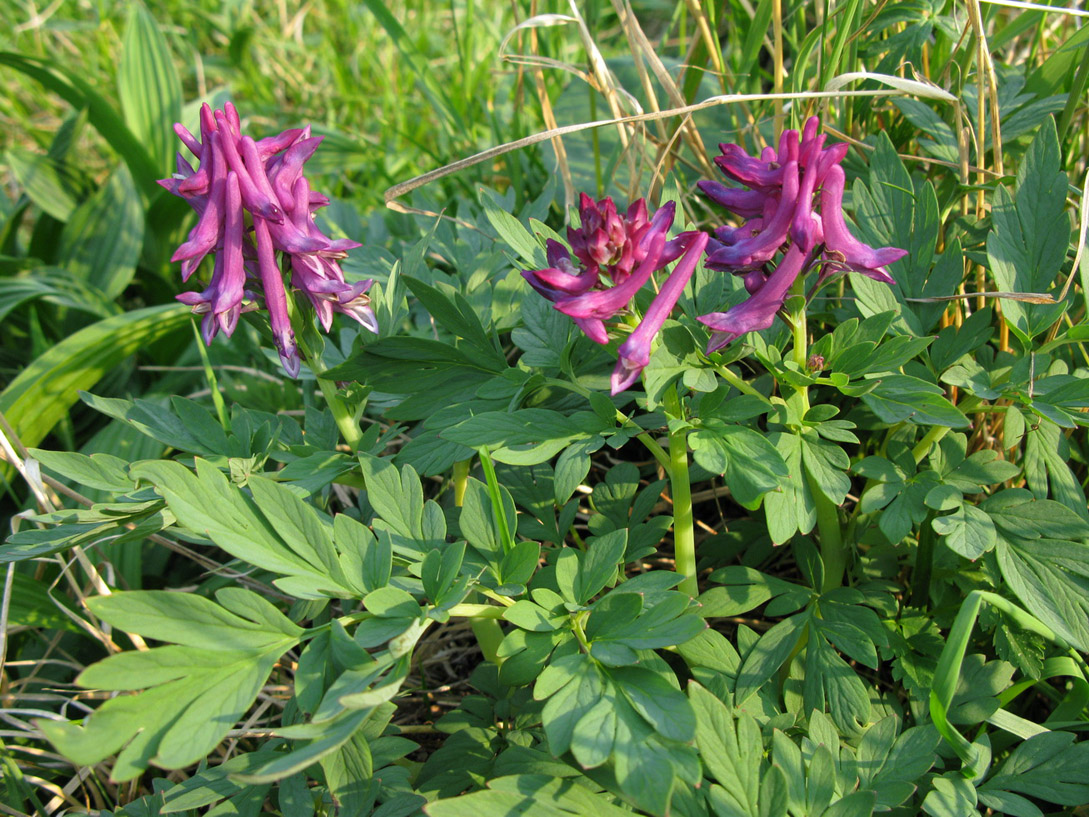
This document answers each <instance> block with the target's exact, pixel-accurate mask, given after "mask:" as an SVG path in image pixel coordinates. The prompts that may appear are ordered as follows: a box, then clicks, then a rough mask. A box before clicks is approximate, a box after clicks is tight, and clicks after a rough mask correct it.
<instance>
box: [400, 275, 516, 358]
mask: <svg viewBox="0 0 1089 817" xmlns="http://www.w3.org/2000/svg"><path fill="white" fill-rule="evenodd" d="M402 280H403V281H404V282H405V285H406V286H407V287H408V288H409V289H410V290H411V291H412V294H413V295H415V296H416V298H417V299H418V300H419V301H420V303H422V304H423V305H424V307H425V308H426V309H427V311H428V314H430V315H431V317H433V318H434V319H435V321H436V322H437V323H438V324H439V325H440V326H442V327H443V328H444V329H446V330H447V331H449V332H452V333H453V334H454V335H456V336H457V337H458V338H461V339H463V340H465V341H466V342H467V343H468V344H469V345H470V346H471V347H472V349H473V351H474V352H475V353H476V354H478V355H483V356H485V357H491V358H493V359H494V360H495V363H496V365H497V366H505V365H506V363H505V361H504V360H503V357H502V356H501V355H500V354H499V353H498V352H497V351H496V349H495V345H494V344H493V343H492V342H491V340H490V339H489V338H488V335H487V333H486V332H485V331H484V326H483V325H482V324H481V323H480V318H479V317H477V314H476V312H475V311H474V310H473V308H472V306H471V305H470V304H469V302H468V301H467V300H465V296H464V295H462V294H461V293H460V292H458V291H457V290H456V289H454V288H453V287H451V286H449V285H448V284H439V285H438V286H435V287H432V286H428V285H427V284H425V283H424V282H423V281H419V280H417V279H415V278H410V277H408V276H404V277H403V278H402Z"/></svg>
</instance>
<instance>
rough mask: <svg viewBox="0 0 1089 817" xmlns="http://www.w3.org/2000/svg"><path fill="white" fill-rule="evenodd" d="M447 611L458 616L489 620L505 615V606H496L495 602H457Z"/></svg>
mask: <svg viewBox="0 0 1089 817" xmlns="http://www.w3.org/2000/svg"><path fill="white" fill-rule="evenodd" d="M447 612H448V613H449V614H450V615H452V616H456V617H458V618H478V619H480V620H481V621H489V622H491V621H492V620H493V619H497V618H502V617H503V608H502V607H496V606H495V605H494V604H465V603H463V604H455V605H454V606H453V607H451V608H450V609H449V610H447ZM500 634H502V631H500Z"/></svg>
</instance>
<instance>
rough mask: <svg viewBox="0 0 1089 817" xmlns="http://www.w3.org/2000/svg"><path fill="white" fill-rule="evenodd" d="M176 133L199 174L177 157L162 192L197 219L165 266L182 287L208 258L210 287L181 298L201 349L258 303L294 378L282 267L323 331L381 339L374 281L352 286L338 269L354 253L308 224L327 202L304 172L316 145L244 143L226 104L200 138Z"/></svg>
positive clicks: (301, 141) (204, 116) (294, 351)
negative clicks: (351, 331)
mask: <svg viewBox="0 0 1089 817" xmlns="http://www.w3.org/2000/svg"><path fill="white" fill-rule="evenodd" d="M174 131H175V133H177V134H178V138H179V139H181V141H182V143H183V144H184V145H185V146H186V147H187V148H188V149H189V151H190V152H191V153H192V154H193V156H194V157H196V159H197V161H198V162H199V166H198V167H197V169H196V170H194V169H193V166H192V165H191V164H189V162H188V161H186V160H185V158H184V157H183V156H182V155H181V154H180V153H179V154H178V157H177V173H175V174H174V176H173V177H171V178H169V179H163V180H161V181H160V182H159V184H161V185H162V186H163V187H165V188H166V189H167V190H169V191H170V192H171V193H173V194H175V195H177V196H180V197H182V198H184V199H185V200H186V201H188V202H189V204H190V206H192V208H193V209H194V210H196V212H197V214H198V216H199V218H198V220H197V225H196V226H195V227H194V228H193V229H192V230H191V231H190V233H189V237H188V239H187V240H186V241H185V242H184V243H183V244H182V245H181V246H180V247H178V249H177V250H176V251H175V253H174V255H173V256H172V257H171V261H180V262H181V270H182V280H188V279H189V277H190V276H191V275H192V274H193V273H194V272H195V271H196V270H197V268H198V267H199V266H200V264H201V262H202V261H203V260H204V258H205V257H206V256H207V255H208V254H209V253H214V256H215V261H214V264H213V268H212V275H211V278H210V280H209V283H208V286H207V288H205V289H204V290H203V291H201V292H186V293H183V294H181V295H179V296H178V300H180V301H182V302H183V303H186V304H189V305H190V306H191V307H193V312H194V313H196V314H203V315H204V318H203V320H202V323H201V330H202V334H203V336H204V340H205V342H206V343H211V342H212V339H213V338H214V337H215V336H216V334H217V333H218V332H219V331H222V332H223V333H224V334H225V335H227V336H228V337H229V336H230V335H231V333H233V332H234V330H235V327H236V326H237V325H238V317H239V315H240V313H241V312H242V311H246V310H249V309H257V308H260V305H261V304H262V303H263V304H264V307H265V308H266V309H267V310H268V314H269V324H270V326H271V328H272V334H273V338H274V339H275V342H276V348H277V351H278V352H279V354H280V360H281V362H282V363H283V366H284V370H285V371H286V372H287V373H288V374H289V375H291V376H292V377H296V376H297V375H298V373H299V368H300V363H301V359H300V355H299V350H298V345H297V343H296V341H295V333H294V330H293V329H292V328H291V321H290V319H289V317H288V304H287V297H288V293H287V290H286V289H285V286H284V280H283V273H282V271H281V269H282V266H283V264H282V259H286V260H287V261H288V262H289V265H290V269H291V285H292V286H293V287H295V288H296V289H298V290H300V291H302V292H303V293H304V294H305V295H306V296H307V298H308V299H309V300H310V303H311V304H312V305H313V307H314V310H315V312H316V313H317V316H318V320H319V321H320V322H321V325H322V327H323V328H324V329H325V330H326V331H328V330H329V328H330V327H331V325H332V320H333V313H334V312H340V313H342V314H345V315H347V316H348V317H350V318H352V319H353V320H356V321H358V322H359V323H360V324H361V325H363V326H364V327H366V328H367V329H369V330H370V331H372V332H377V331H378V325H377V322H376V321H375V317H374V312H373V310H372V309H371V307H370V300H369V299H368V298H367V296H366V294H365V293H366V292H367V290H368V289H369V288H370V286H371V283H372V282H371V281H369V280H368V281H361V282H359V283H355V284H349V283H348V282H347V281H345V279H344V272H343V270H341V268H340V264H339V263H338V261H339V260H341V259H343V258H345V257H346V256H347V253H348V250H351V249H354V248H356V247H359V246H361V245H360V244H358V243H356V242H355V241H349V240H346V239H340V240H335V241H334V240H333V239H330V238H329V237H328V236H326V235H324V234H323V233H322V232H321V230H319V229H318V227H317V225H316V224H315V223H314V213H315V212H316V211H317V210H318V209H320V208H321V207H324V206H325V205H327V204H328V203H329V200H328V199H327V198H325V197H324V196H322V195H321V194H319V193H314V192H312V191H311V190H310V185H309V182H308V181H307V179H306V177H305V176H304V175H303V165H304V164H305V163H306V161H307V160H308V159H309V158H310V157H311V156H312V155H313V153H314V151H315V149H317V146H318V145H319V144H320V143H321V137H311V136H310V129H309V128H308V127H307V128H294V129H291V130H287V131H284V132H283V133H281V134H279V135H277V136H273V137H270V138H267V139H261V140H259V141H254V140H253V139H252V138H250V137H249V136H244V135H242V132H241V124H240V121H239V117H238V112H237V111H236V110H235V107H234V106H233V105H232V104H231V103H230V102H228V103H226V105H224V107H223V110H217V111H213V110H212V109H211V108H210V107H209V106H208V105H205V106H204V107H203V108H202V109H201V112H200V139H197V138H196V137H194V136H193V135H192V134H191V133H189V131H188V130H186V129H185V128H184V127H183V126H182V125H180V124H179V125H175V126H174Z"/></svg>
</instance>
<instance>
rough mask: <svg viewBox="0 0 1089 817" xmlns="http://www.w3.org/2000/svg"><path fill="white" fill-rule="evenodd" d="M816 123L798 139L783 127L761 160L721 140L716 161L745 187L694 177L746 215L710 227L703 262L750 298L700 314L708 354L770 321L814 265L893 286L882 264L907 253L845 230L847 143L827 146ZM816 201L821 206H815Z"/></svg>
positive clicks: (715, 197)
mask: <svg viewBox="0 0 1089 817" xmlns="http://www.w3.org/2000/svg"><path fill="white" fill-rule="evenodd" d="M819 127H820V122H819V121H818V119H817V117H815V116H814V117H812V118H810V119H809V121H807V122H806V124H805V129H804V130H803V132H802V134H801V136H800V137H799V134H798V132H797V131H793V130H788V131H784V132H783V134H782V136H781V138H780V139H779V147H778V150H776V149H774V148H771V147H768V148H765V149H764V151H763V153H762V154H761V156H760V158H759V159H757V158H754V157H752V156H749V155H748V154H747V153H746V152H745V151H744V150H743V149H742V148H741V147H739V146H738V145H726V144H723V145H719V149H720V150H721V152H722V155H721V156H718V157H716V158H715V164H716V165H718V167H719V169H720V170H722V172H723V173H724V174H725V175H726V176H727V177H728V178H730V179H732V180H733V181H735V182H739V183H740V184H743V185H745V186H746V187H748V188H749V189H748V190H742V189H739V188H733V187H727V186H726V185H724V184H721V183H720V182H716V181H701V182H699V188H700V189H701V190H702V191H703V192H704V193H705V194H706V195H707V196H708V197H709V198H710V199H711V200H712V201H714V202H716V203H718V204H721V205H722V206H723V207H726V208H727V209H729V210H732V211H733V212H734V213H736V214H737V215H739V216H741V217H742V218H743V219H745V221H744V223H743V224H742V225H741V226H740V227H720V228H718V229H717V230H715V232H714V238H713V239H711V241H710V244H709V247H710V250H709V252H708V254H707V260H706V265H707V267H708V268H710V269H718V270H724V271H727V272H731V273H734V274H736V275H743V276H744V279H743V280H744V284H745V289H746V290H747V291H748V292H749V295H750V297H749V299H748V300H746V301H744V302H743V303H741V304H739V305H737V306H735V307H733V308H732V309H728V310H727V311H725V312H712V313H711V314H709V315H704V316H702V317H701V318H700V319H699V320H700V321H702V322H703V323H704V324H706V325H707V326H709V327H710V328H711V330H712V334H711V340H710V343H709V344H708V346H707V352H708V354H710V353H711V352H714V351H715V350H717V349H721V348H722V347H723V346H725V345H726V344H728V343H729V342H730V341H732V340H734V339H736V338H738V337H740V336H741V335H744V334H745V333H747V332H754V331H758V330H760V329H767V328H768V327H769V326H771V324H772V321H774V319H775V314H776V312H778V311H779V310H780V309H781V308H782V306H783V301H784V300H785V299H786V296H787V294H788V292H789V291H790V289H791V287H792V286H793V284H794V282H795V280H797V278H798V276H799V275H804V274H805V273H806V272H808V271H809V270H810V269H811V268H813V267H814V266H815V265H817V264H821V266H822V270H821V275H822V276H827V275H830V274H833V273H835V272H858V273H861V274H863V275H867V276H869V277H870V278H873V279H875V280H877V281H882V282H884V283H887V284H891V283H893V279H892V276H891V275H889V271H888V269H887V267H888V265H889V264H892V263H894V262H895V261H898V260H900V259H901V258H903V257H904V256H905V255H907V252H906V251H905V250H899V249H896V248H894V247H883V248H881V249H876V250H875V249H874V248H872V247H870V246H867V245H866V244H863V243H862V242H861V241H859V240H858V239H857V238H855V237H854V236H852V235H851V233H850V232H849V231H848V230H847V225H846V223H845V222H844V219H843V191H844V184H845V181H846V177H845V176H844V173H843V168H842V167H840V162H842V161H843V158H844V156H846V154H847V145H845V144H836V145H832V146H831V147H828V148H825V147H824V141H825V137H824V136H818V135H817V130H818V129H819ZM818 203H819V210H818V209H815V206H814V205H816V204H818ZM780 252H783V253H784V255H783V257H782V259H781V260H780V261H779V263H778V265H777V266H776V267H775V269H774V270H773V271H771V272H770V273H768V272H767V265H768V264H769V262H771V261H772V259H773V258H774V257H775V256H776V255H777V254H778V253H780Z"/></svg>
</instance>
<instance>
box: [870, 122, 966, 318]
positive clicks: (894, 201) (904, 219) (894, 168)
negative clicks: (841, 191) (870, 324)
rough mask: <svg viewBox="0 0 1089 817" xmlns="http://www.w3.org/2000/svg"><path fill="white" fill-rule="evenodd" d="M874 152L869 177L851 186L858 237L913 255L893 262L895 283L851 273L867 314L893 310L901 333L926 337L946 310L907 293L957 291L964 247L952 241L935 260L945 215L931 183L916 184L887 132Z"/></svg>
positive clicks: (932, 294)
mask: <svg viewBox="0 0 1089 817" xmlns="http://www.w3.org/2000/svg"><path fill="white" fill-rule="evenodd" d="M876 139H877V144H876V149H875V150H874V152H873V153H872V154H871V156H870V173H869V178H868V179H867V180H865V181H863V180H861V179H860V180H858V181H856V182H855V184H854V187H853V188H852V197H853V201H854V207H855V223H856V224H857V230H856V232H855V234H856V235H858V237H859V238H860V239H861V240H862V241H864V242H866V243H868V244H870V245H871V246H874V247H886V246H892V247H899V248H900V249H903V250H907V251H908V254H907V256H906V257H904V258H903V259H902V260H900V261H897V262H896V263H895V264H893V266H892V270H891V271H892V277H893V278H895V279H896V283H895V284H892V285H889V284H884V283H881V282H878V281H873V280H872V279H870V278H867V277H865V276H863V275H859V274H851V275H850V280H851V288H852V289H853V290H854V291H855V293H856V294H857V295H858V304H859V307H860V309H861V310H862V314H863V315H874V314H880V313H882V312H888V311H893V312H894V313H895V314H896V318H895V320H894V322H893V326H894V327H895V328H896V330H897V332H898V334H903V335H909V336H913V337H921V336H923V335H925V334H927V333H928V332H929V331H930V330H931V328H932V327H933V326H934V324H936V323H937V321H938V319H939V318H940V317H941V314H942V312H944V311H945V304H943V303H916V302H911V301H908V300H907V299H908V298H930V297H943V296H948V295H952V294H953V293H954V292H955V291H956V288H957V286H958V285H959V284H960V282H961V277H962V274H963V266H962V261H961V252H960V248H959V246H955V247H954V246H952V245H951V246H950V247H949V248H947V250H946V252H945V253H944V254H943V255H942V256H941V257H940V258H938V259H937V260H936V261H935V248H936V246H937V239H938V231H939V228H940V226H941V217H940V213H939V208H938V199H937V195H936V193H935V191H934V187H933V185H932V184H930V182H923V183H921V184H918V185H916V184H915V183H914V182H913V181H912V178H911V176H910V175H909V174H908V172H907V169H906V168H905V167H904V164H903V162H902V161H901V160H900V158H899V156H898V155H897V152H896V148H895V147H894V146H893V144H892V141H891V140H890V139H889V137H888V134H886V133H884V132H879V133H878V134H877V137H876Z"/></svg>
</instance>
